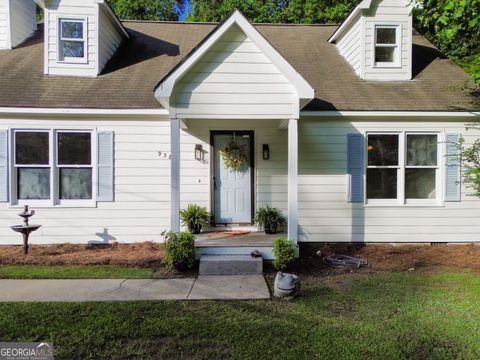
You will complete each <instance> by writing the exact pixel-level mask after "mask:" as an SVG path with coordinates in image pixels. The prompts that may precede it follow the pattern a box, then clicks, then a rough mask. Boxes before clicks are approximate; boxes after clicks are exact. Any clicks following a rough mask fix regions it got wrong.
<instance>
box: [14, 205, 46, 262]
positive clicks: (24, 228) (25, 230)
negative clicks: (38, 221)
mask: <svg viewBox="0 0 480 360" xmlns="http://www.w3.org/2000/svg"><path fill="white" fill-rule="evenodd" d="M34 214H35V211H34V210H30V211H29V210H28V205H25V206H24V208H23V212H22V213H20V214H18V216H20V217H22V218H23V225H13V226H10V229H12V230H13V231H15V232H18V233H20V234H22V238H23V253H24V254H28V237H29V236H30V233H32V232H33V231H36V230H38V228H39V227H40V226H42V225H30V224H29V223H28V219H29V218H30V217H31V216H33V215H34Z"/></svg>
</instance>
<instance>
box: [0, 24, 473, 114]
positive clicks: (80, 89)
mask: <svg viewBox="0 0 480 360" xmlns="http://www.w3.org/2000/svg"><path fill="white" fill-rule="evenodd" d="M124 25H125V27H126V28H127V30H128V31H129V33H130V35H131V39H130V40H128V41H126V42H125V43H124V44H123V45H122V46H121V48H120V49H119V51H118V52H117V54H116V55H115V56H114V58H113V59H112V60H111V61H110V62H109V63H108V64H107V66H106V68H105V70H104V72H103V74H102V75H101V76H99V77H97V78H78V77H60V76H46V75H43V31H42V30H41V29H39V31H38V32H37V34H36V35H35V36H34V37H33V38H32V39H30V40H28V41H27V42H26V43H25V44H23V45H22V46H20V47H18V48H16V49H14V50H5V51H0V84H1V86H0V106H1V107H45V108H109V109H115V108H118V109H128V108H131V109H134V108H161V105H160V104H159V103H158V102H157V100H156V99H155V98H154V93H153V89H154V87H155V86H156V85H157V83H158V82H159V80H160V79H162V78H163V77H164V76H165V75H166V74H167V73H168V72H169V71H170V70H171V69H172V68H173V67H174V66H175V65H176V64H178V62H179V61H180V60H181V59H182V58H183V57H184V56H186V55H187V54H188V53H189V52H190V51H191V50H192V49H193V48H194V47H195V46H196V45H197V44H198V43H199V42H200V41H201V40H202V39H203V38H204V37H205V36H206V35H208V33H209V32H211V31H212V30H213V29H214V28H215V25H214V24H195V23H193V24H191V23H168V22H142V21H139V22H135V21H125V22H124ZM255 27H256V28H257V30H258V31H259V32H260V33H261V34H262V35H263V36H264V37H265V38H266V39H267V40H268V41H269V42H270V43H271V44H272V45H273V46H274V47H275V48H276V49H277V50H278V51H279V52H280V53H281V54H282V55H283V56H284V57H285V58H286V59H287V60H288V61H289V62H290V63H291V64H292V65H293V66H294V67H295V68H296V69H297V70H298V71H299V72H300V73H301V74H302V76H303V77H304V78H305V79H306V80H307V81H308V82H309V83H310V84H311V85H312V87H313V88H314V89H315V90H316V98H315V99H314V100H313V101H312V102H311V103H310V104H309V105H307V107H306V108H305V110H358V111H362V110H378V111H380V110H382V111H397V110H399V111H471V110H475V111H478V110H480V99H479V98H478V97H474V96H472V95H471V90H469V88H470V87H471V86H472V83H471V81H469V80H468V76H467V75H466V74H465V73H464V72H463V71H462V70H461V69H460V68H459V67H458V66H456V65H455V64H454V63H452V62H451V61H450V60H448V59H445V58H443V57H442V56H441V55H440V54H439V52H438V51H437V50H436V49H435V48H434V47H433V46H432V45H431V44H430V43H428V42H427V41H426V40H425V39H424V38H423V37H421V36H419V35H414V37H413V38H414V48H413V57H414V59H413V61H414V74H415V77H414V79H413V80H412V81H403V82H373V81H364V80H361V79H359V78H358V77H357V76H356V75H355V73H354V72H353V70H352V69H351V67H350V66H349V65H348V64H347V63H346V62H345V60H344V59H343V58H342V57H341V56H340V55H339V54H338V52H337V50H336V48H335V45H332V44H330V43H328V42H327V39H328V38H329V37H330V36H331V34H332V33H333V32H334V31H335V29H336V28H337V27H336V26H329V25H255Z"/></svg>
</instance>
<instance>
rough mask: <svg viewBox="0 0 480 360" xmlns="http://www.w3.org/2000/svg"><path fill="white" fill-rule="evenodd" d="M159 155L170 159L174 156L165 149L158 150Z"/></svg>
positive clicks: (163, 158)
mask: <svg viewBox="0 0 480 360" xmlns="http://www.w3.org/2000/svg"><path fill="white" fill-rule="evenodd" d="M158 157H159V158H160V159H162V160H167V159H168V160H170V159H171V158H172V155H171V154H168V153H166V152H164V151H159V152H158Z"/></svg>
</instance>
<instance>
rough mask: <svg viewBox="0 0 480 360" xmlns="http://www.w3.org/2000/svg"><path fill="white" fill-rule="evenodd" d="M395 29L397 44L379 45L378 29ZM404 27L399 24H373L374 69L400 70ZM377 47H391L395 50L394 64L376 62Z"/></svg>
mask: <svg viewBox="0 0 480 360" xmlns="http://www.w3.org/2000/svg"><path fill="white" fill-rule="evenodd" d="M378 28H380V29H395V44H378V43H377V29H378ZM401 34H402V25H401V24H398V23H375V24H373V35H372V39H373V43H372V67H373V68H400V67H402V64H401V54H402V36H401ZM377 47H391V48H394V49H395V52H394V61H393V62H377V61H375V57H376V53H377Z"/></svg>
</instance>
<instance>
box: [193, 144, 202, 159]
mask: <svg viewBox="0 0 480 360" xmlns="http://www.w3.org/2000/svg"><path fill="white" fill-rule="evenodd" d="M195 160H198V161H203V146H202V145H200V144H197V145H195Z"/></svg>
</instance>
